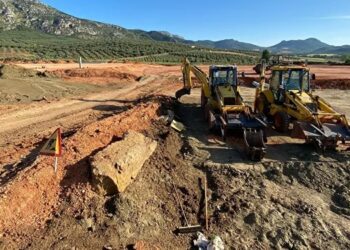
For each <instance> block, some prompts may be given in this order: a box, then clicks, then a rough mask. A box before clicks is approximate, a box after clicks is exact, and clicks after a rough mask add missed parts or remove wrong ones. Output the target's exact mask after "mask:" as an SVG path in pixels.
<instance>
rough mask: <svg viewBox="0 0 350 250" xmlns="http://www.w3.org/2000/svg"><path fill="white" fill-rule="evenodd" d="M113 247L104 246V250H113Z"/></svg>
mask: <svg viewBox="0 0 350 250" xmlns="http://www.w3.org/2000/svg"><path fill="white" fill-rule="evenodd" d="M112 249H113V247H112V246H111V245H109V244H107V245H104V246H103V250H112Z"/></svg>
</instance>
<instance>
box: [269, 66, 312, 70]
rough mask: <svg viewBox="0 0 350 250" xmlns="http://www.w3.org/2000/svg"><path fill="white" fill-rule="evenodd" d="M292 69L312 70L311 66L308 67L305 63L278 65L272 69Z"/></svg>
mask: <svg viewBox="0 0 350 250" xmlns="http://www.w3.org/2000/svg"><path fill="white" fill-rule="evenodd" d="M290 69H304V70H307V71H310V68H308V67H306V66H305V65H277V66H272V67H271V70H275V71H276V70H279V71H286V70H290Z"/></svg>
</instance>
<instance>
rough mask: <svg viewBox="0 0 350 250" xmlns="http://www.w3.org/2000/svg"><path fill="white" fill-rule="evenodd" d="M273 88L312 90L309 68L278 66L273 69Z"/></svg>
mask: <svg viewBox="0 0 350 250" xmlns="http://www.w3.org/2000/svg"><path fill="white" fill-rule="evenodd" d="M270 87H271V90H272V91H274V92H277V91H278V90H279V89H284V90H286V91H305V92H309V91H310V74H309V70H308V69H307V68H302V67H301V68H289V69H285V68H276V69H273V70H272V76H271V79H270Z"/></svg>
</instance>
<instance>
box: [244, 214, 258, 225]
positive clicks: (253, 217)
mask: <svg viewBox="0 0 350 250" xmlns="http://www.w3.org/2000/svg"><path fill="white" fill-rule="evenodd" d="M244 222H245V223H247V224H249V225H252V224H256V223H257V222H258V215H257V214H256V213H250V214H248V215H247V216H246V217H245V218H244Z"/></svg>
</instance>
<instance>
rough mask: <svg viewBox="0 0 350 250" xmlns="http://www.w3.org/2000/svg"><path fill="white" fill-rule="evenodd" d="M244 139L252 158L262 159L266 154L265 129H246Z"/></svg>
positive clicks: (253, 159) (249, 155)
mask: <svg viewBox="0 0 350 250" xmlns="http://www.w3.org/2000/svg"><path fill="white" fill-rule="evenodd" d="M243 139H244V142H245V147H246V152H247V155H248V157H249V158H250V160H252V161H260V160H261V159H262V158H264V156H265V154H266V146H265V142H264V133H263V130H261V129H259V130H257V129H244V130H243Z"/></svg>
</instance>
